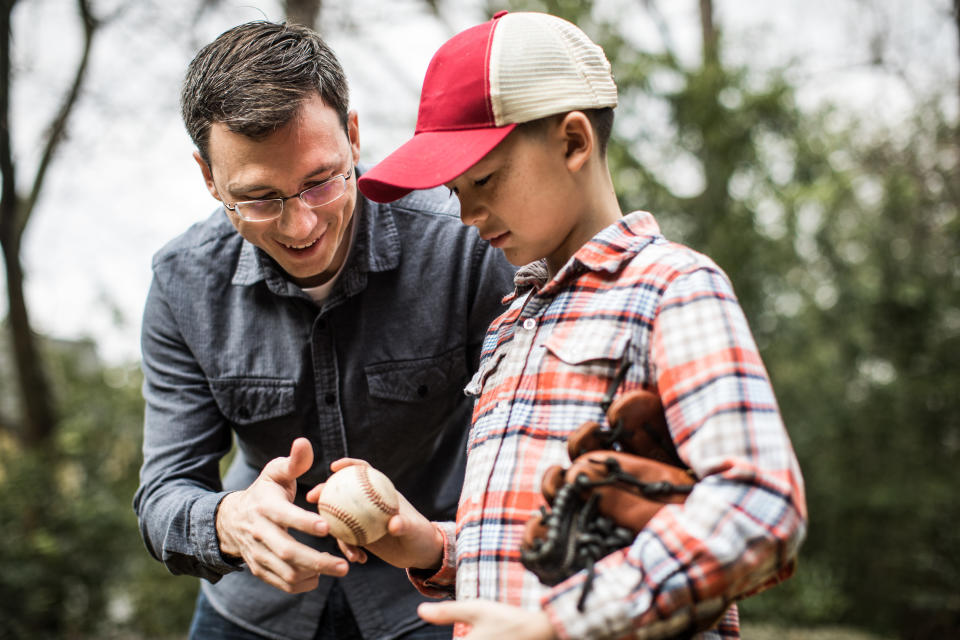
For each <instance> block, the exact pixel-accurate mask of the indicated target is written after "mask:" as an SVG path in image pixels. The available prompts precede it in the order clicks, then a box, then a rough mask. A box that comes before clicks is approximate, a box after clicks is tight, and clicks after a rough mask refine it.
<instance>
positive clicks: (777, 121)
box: [0, 0, 960, 640]
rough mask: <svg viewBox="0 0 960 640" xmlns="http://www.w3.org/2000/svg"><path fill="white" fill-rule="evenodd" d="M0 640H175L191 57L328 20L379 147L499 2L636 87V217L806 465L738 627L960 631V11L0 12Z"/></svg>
mask: <svg viewBox="0 0 960 640" xmlns="http://www.w3.org/2000/svg"><path fill="white" fill-rule="evenodd" d="M0 7H2V15H0V18H2V21H3V22H2V24H0V169H2V178H0V180H2V182H0V185H2V199H0V247H2V253H3V258H4V275H5V280H4V281H3V284H2V293H3V295H2V298H0V318H2V319H3V320H2V329H3V331H2V334H0V639H7V638H11V639H12V638H18V639H19V638H37V639H44V638H78V639H80V638H107V639H110V638H115V639H121V638H123V639H136V638H179V637H184V636H185V633H186V629H187V626H188V622H189V618H190V615H191V613H192V607H193V600H194V597H195V595H196V590H197V581H196V579H194V578H189V577H182V576H180V577H175V576H171V575H169V574H168V573H167V572H166V570H165V569H163V567H162V566H161V565H160V564H159V563H157V562H155V561H154V560H152V559H151V558H150V557H149V555H148V554H147V552H146V551H145V549H144V547H143V545H142V543H141V541H140V538H139V534H138V531H137V525H136V520H135V518H134V515H133V513H132V510H131V507H130V502H131V499H132V496H133V492H134V490H135V488H136V484H137V471H138V467H139V463H140V437H141V434H140V429H141V426H142V410H143V406H142V399H141V397H140V389H139V386H140V381H141V378H140V372H139V344H138V332H139V322H140V311H141V307H142V304H143V301H144V299H145V296H146V291H147V287H148V285H149V281H150V256H151V255H152V253H153V252H154V251H156V250H157V249H159V248H160V247H161V246H162V245H163V244H164V243H165V242H166V241H167V240H169V239H171V238H172V237H173V236H175V235H176V234H178V233H180V232H181V231H183V230H184V229H185V228H186V227H187V226H188V225H189V224H190V223H192V222H194V221H198V220H201V219H202V218H204V217H206V215H207V214H208V213H209V212H210V211H212V210H213V208H214V201H213V200H212V199H211V198H210V196H209V195H208V194H207V192H206V189H205V188H204V186H203V183H202V180H201V178H200V174H199V172H198V170H197V168H196V165H195V163H194V162H193V160H192V158H191V157H190V153H191V151H192V147H191V145H190V142H189V138H188V136H187V135H186V132H185V131H184V129H183V126H182V124H181V122H180V119H179V113H178V105H177V100H178V90H179V83H180V81H181V79H182V75H183V72H184V70H185V68H186V65H187V63H188V62H189V60H190V59H191V58H192V56H193V54H194V53H195V52H196V51H197V49H198V48H199V47H200V46H202V45H203V44H206V43H207V42H209V41H210V40H212V39H213V38H215V37H216V36H217V35H218V34H219V33H221V32H222V31H224V30H226V29H227V28H229V27H231V26H234V25H236V24H239V23H241V22H245V21H248V20H254V19H270V20H283V19H289V20H291V21H297V22H301V23H306V24H312V25H314V26H315V27H316V28H318V29H319V30H320V31H321V32H322V33H323V34H324V36H325V37H326V38H327V40H328V41H329V42H330V44H331V46H332V47H333V49H334V50H335V51H336V52H337V53H338V55H339V57H340V58H341V61H342V62H343V64H344V67H345V68H346V71H347V74H348V77H349V78H350V81H351V89H352V103H353V107H354V108H355V109H357V110H358V112H359V117H360V131H361V143H362V159H363V161H364V162H366V163H373V162H376V161H377V160H379V159H381V158H382V157H384V156H385V155H386V154H387V153H388V152H389V151H390V150H392V149H393V148H394V147H395V146H397V145H398V144H399V143H401V142H402V141H404V140H406V138H407V137H408V136H409V135H410V134H411V133H412V131H413V127H414V123H415V120H416V107H417V101H418V98H419V86H420V82H421V80H422V78H423V74H424V72H425V70H426V66H427V64H428V62H429V59H430V57H431V55H432V54H433V52H434V50H435V49H436V48H437V47H438V46H439V45H440V44H442V43H443V42H444V41H445V40H446V39H447V38H449V37H450V36H451V35H453V34H454V33H456V32H457V31H459V30H461V29H464V28H466V27H468V26H471V25H473V24H476V23H478V22H482V21H483V20H485V19H487V18H488V17H489V16H490V15H492V14H493V13H494V12H495V11H497V10H499V9H510V10H521V9H534V10H543V11H548V12H551V13H554V14H557V15H560V16H563V17H565V18H567V19H570V20H571V21H573V22H576V23H577V24H579V25H580V26H581V27H582V28H583V29H584V30H585V31H586V32H587V33H588V34H589V35H590V36H591V37H592V38H593V39H594V40H595V41H597V42H598V43H600V44H601V45H602V46H603V47H604V48H605V50H606V52H607V56H608V57H609V58H610V60H611V62H612V64H613V68H614V72H615V75H616V78H617V82H618V85H619V87H620V93H621V101H620V106H619V107H618V108H617V118H616V123H615V125H614V141H613V143H612V144H611V148H610V153H609V157H610V166H611V171H612V173H613V177H614V181H615V184H616V187H617V191H618V194H619V197H620V201H621V205H622V208H623V210H624V211H631V210H634V209H646V210H649V211H651V212H653V213H654V214H655V215H656V216H657V218H658V220H659V222H660V224H661V227H662V228H663V230H664V232H665V234H666V235H667V236H668V237H669V238H671V239H674V240H678V241H682V242H685V243H687V244H689V245H691V246H693V247H694V248H696V249H698V250H701V251H703V252H705V253H707V254H708V255H710V256H711V257H713V258H714V259H715V260H716V261H717V262H718V263H719V264H720V265H721V266H722V267H723V268H724V269H725V270H726V271H727V273H728V274H729V275H730V277H731V279H732V281H733V283H734V286H735V288H736V291H737V294H738V296H739V297H740V300H741V302H742V304H743V307H744V309H745V310H746V313H747V315H748V317H749V319H750V322H751V326H752V328H753V330H754V333H755V336H756V339H757V341H758V343H759V345H760V348H761V351H762V354H763V357H764V360H765V362H766V364H767V366H768V369H769V371H770V375H771V377H772V379H773V383H774V387H775V389H776V391H777V395H778V399H779V401H780V404H781V409H782V411H783V415H784V418H785V421H786V424H787V427H788V429H789V431H790V434H791V437H792V439H793V442H794V445H795V447H796V450H797V453H798V456H799V458H800V461H801V465H802V468H803V472H804V477H805V480H806V486H807V492H808V503H809V509H810V531H809V536H808V539H807V541H806V543H805V545H804V547H803V549H802V553H801V562H800V567H799V571H798V573H797V575H796V577H795V578H793V579H792V580H790V581H788V582H787V583H785V584H783V585H781V586H779V587H777V588H775V589H772V590H771V591H769V592H767V593H765V594H762V595H760V596H758V597H755V598H752V599H749V600H747V601H746V602H744V603H743V605H742V618H744V620H745V623H744V636H745V638H748V639H749V638H778V640H789V639H792V638H822V639H824V640H826V639H828V638H848V639H853V638H857V639H863V640H866V639H873V638H910V639H928V638H956V637H960V499H958V497H957V496H956V494H955V490H956V489H957V488H958V485H960V482H958V481H960V471H958V469H960V401H958V392H960V254H958V247H960V216H958V208H960V125H958V110H960V107H958V105H960V72H958V65H960V43H958V36H960V0H926V1H923V0H873V1H868V0H806V1H804V2H800V1H796V0H794V1H790V0H787V1H782V2H767V1H765V0H630V1H628V0H596V1H594V2H588V1H572V0H550V1H547V0H544V1H539V2H537V1H528V2H500V1H497V2H485V1H482V0H464V1H457V2H454V1H453V0H393V1H389V2H387V1H374V0H351V1H350V2H337V3H334V2H329V0H328V1H326V2H324V1H322V0H287V1H286V2H283V1H281V0H276V1H272V2H271V1H267V0H0Z"/></svg>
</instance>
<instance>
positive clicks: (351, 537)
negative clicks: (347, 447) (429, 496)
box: [317, 464, 399, 546]
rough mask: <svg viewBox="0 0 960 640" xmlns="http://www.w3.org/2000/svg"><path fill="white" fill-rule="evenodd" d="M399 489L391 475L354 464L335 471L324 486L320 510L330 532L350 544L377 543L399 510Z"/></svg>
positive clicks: (318, 508) (319, 505)
mask: <svg viewBox="0 0 960 640" xmlns="http://www.w3.org/2000/svg"><path fill="white" fill-rule="evenodd" d="M398 505H399V501H398V498H397V490H396V489H395V488H394V487H393V483H392V482H390V478H388V477H387V476H385V475H383V474H382V473H381V472H379V471H377V470H376V469H374V468H373V467H371V466H369V465H365V464H354V465H350V466H349V467H344V468H343V469H340V471H337V472H336V473H334V474H333V475H332V476H330V478H328V479H327V482H326V483H325V484H324V485H323V491H322V492H321V493H320V500H319V501H318V502H317V510H318V511H319V512H320V515H321V516H323V519H324V520H326V521H327V524H328V525H330V534H331V535H333V536H334V537H335V538H337V539H339V540H343V541H344V542H347V543H349V544H353V545H357V546H363V545H365V544H370V543H371V542H376V541H377V540H379V539H380V538H382V537H383V536H384V534H386V532H387V523H388V522H389V521H390V518H391V517H392V516H394V515H395V514H396V513H397V509H398Z"/></svg>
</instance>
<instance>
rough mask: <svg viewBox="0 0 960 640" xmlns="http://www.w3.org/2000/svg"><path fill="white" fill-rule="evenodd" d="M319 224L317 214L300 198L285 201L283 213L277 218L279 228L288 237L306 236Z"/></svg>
mask: <svg viewBox="0 0 960 640" xmlns="http://www.w3.org/2000/svg"><path fill="white" fill-rule="evenodd" d="M316 225H317V215H316V213H315V212H314V211H313V209H311V208H310V207H308V206H307V205H306V204H304V202H303V200H301V199H300V198H290V199H289V200H287V201H286V202H284V203H283V213H281V214H280V217H279V218H277V228H278V229H279V231H280V233H282V234H283V235H285V236H287V237H288V238H305V237H307V236H308V235H310V232H311V231H313V228H314V227H315V226H316Z"/></svg>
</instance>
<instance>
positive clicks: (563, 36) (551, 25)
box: [548, 22, 600, 115]
mask: <svg viewBox="0 0 960 640" xmlns="http://www.w3.org/2000/svg"><path fill="white" fill-rule="evenodd" d="M548 26H549V28H550V29H552V30H553V31H554V33H556V34H558V35H559V36H560V42H561V43H562V44H563V48H564V50H566V52H567V55H568V56H570V59H571V60H573V61H574V62H578V61H579V58H577V56H576V55H575V52H574V51H573V50H572V49H571V48H570V41H569V39H568V38H567V37H566V34H565V33H564V32H563V30H562V29H561V28H560V24H558V23H554V22H551V23H549V24H548ZM573 67H574V68H575V69H576V70H577V75H578V76H580V79H581V80H583V81H584V83H585V84H586V85H587V87H588V88H589V89H590V93H591V95H593V99H594V101H597V102H599V101H600V96H599V95H598V94H597V90H596V87H594V86H593V82H592V81H591V79H590V78H589V77H588V76H587V75H586V74H585V73H584V72H583V69H582V68H581V65H580V64H574V65H573ZM573 111H578V109H573ZM557 113H560V112H557ZM553 115H556V114H553Z"/></svg>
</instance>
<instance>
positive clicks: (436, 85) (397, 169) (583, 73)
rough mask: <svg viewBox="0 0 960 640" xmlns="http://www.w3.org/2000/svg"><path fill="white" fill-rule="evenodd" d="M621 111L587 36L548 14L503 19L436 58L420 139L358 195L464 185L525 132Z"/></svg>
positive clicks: (388, 161) (379, 169)
mask: <svg viewBox="0 0 960 640" xmlns="http://www.w3.org/2000/svg"><path fill="white" fill-rule="evenodd" d="M616 104H617V86H616V84H614V81H613V76H612V74H611V72H610V63H609V62H608V61H607V57H606V56H605V55H604V53H603V49H601V48H600V47H599V46H597V45H596V44H594V43H593V42H592V41H591V40H590V38H588V37H587V36H586V34H585V33H583V31H581V30H580V29H579V28H577V27H576V26H575V25H573V24H571V23H570V22H567V21H566V20H563V19H562V18H558V17H556V16H551V15H548V14H545V13H526V12H520V13H507V12H506V11H501V12H500V13H498V14H496V15H495V16H493V19H492V20H490V21H489V22H485V23H483V24H480V25H477V26H475V27H470V28H469V29H467V30H465V31H461V32H460V33H458V34H457V35H455V36H454V37H452V38H451V39H450V40H448V41H447V42H446V43H445V44H444V45H443V46H442V47H440V49H439V50H438V51H437V53H436V54H434V56H433V59H432V60H431V61H430V65H429V66H428V67H427V75H426V77H425V78H424V80H423V90H422V91H421V93H420V110H419V112H418V114H417V128H416V131H415V132H414V134H413V138H412V139H410V140H409V141H408V142H407V143H406V144H404V145H403V146H401V147H400V148H399V149H397V150H396V151H394V152H393V153H392V154H390V155H389V156H387V157H386V158H385V159H384V160H383V161H382V162H380V163H379V164H377V165H376V166H375V167H373V169H371V170H369V171H368V172H366V173H365V174H364V175H362V176H361V177H360V180H359V182H358V186H359V188H360V191H362V192H363V194H364V195H365V196H367V197H368V198H370V199H371V200H374V201H376V202H390V201H392V200H396V199H397V198H400V197H403V196H405V195H406V194H408V193H410V192H411V191H413V190H414V189H429V188H432V187H436V186H438V185H441V184H443V183H445V182H448V181H450V180H452V179H454V178H456V177H457V176H459V175H460V174H461V173H463V172H464V171H466V170H467V169H469V168H470V167H472V166H473V165H474V164H476V163H477V162H479V161H480V160H481V159H482V158H483V157H484V156H485V155H487V153H489V152H490V150H492V149H493V148H494V147H496V146H497V145H498V144H499V143H500V141H501V140H503V139H504V138H506V137H507V134H509V133H510V132H511V131H513V129H514V128H515V127H516V126H517V124H519V123H522V122H529V121H531V120H536V119H538V118H544V117H546V116H551V115H554V114H557V113H566V112H568V111H574V110H578V109H597V108H602V107H614V106H616Z"/></svg>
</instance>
